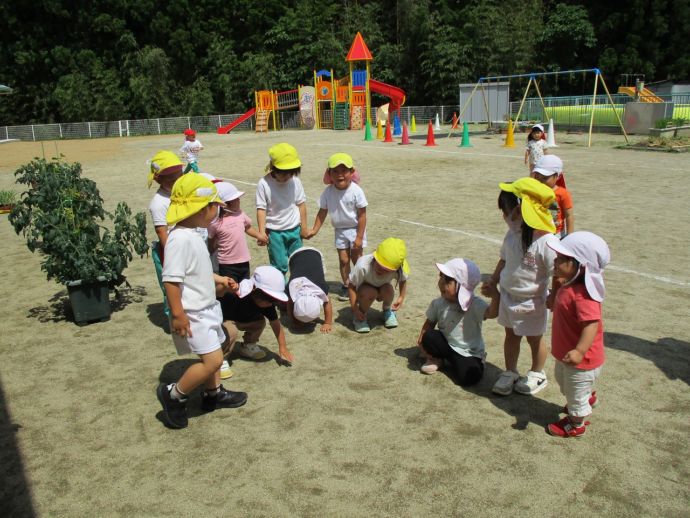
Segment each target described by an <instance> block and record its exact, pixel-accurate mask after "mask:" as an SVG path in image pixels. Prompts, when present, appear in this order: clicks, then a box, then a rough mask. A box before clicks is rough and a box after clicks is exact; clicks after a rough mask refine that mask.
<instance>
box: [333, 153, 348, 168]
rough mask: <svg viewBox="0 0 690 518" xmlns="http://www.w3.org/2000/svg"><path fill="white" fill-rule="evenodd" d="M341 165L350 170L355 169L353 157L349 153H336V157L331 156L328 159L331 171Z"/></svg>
mask: <svg viewBox="0 0 690 518" xmlns="http://www.w3.org/2000/svg"><path fill="white" fill-rule="evenodd" d="M340 164H343V165H344V166H345V167H347V168H348V169H352V168H353V167H354V162H353V161H352V157H351V156H350V155H348V154H347V153H336V154H335V155H331V158H329V159H328V168H329V169H335V168H336V167H338V166H339V165H340Z"/></svg>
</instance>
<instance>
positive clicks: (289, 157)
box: [256, 143, 307, 275]
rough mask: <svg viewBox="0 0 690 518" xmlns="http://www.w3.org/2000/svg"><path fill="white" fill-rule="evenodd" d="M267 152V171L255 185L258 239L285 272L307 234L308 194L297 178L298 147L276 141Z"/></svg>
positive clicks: (299, 170) (298, 172) (278, 267)
mask: <svg viewBox="0 0 690 518" xmlns="http://www.w3.org/2000/svg"><path fill="white" fill-rule="evenodd" d="M268 155H269V157H270V159H271V161H270V162H269V164H268V166H266V170H267V171H268V174H266V175H265V176H264V177H263V178H261V180H259V183H258V184H257V186H256V220H257V225H258V227H259V234H260V236H261V237H260V240H261V242H264V243H268V259H269V261H270V263H271V265H273V266H274V267H276V268H277V269H278V270H280V271H281V272H282V273H283V275H285V273H286V272H287V271H288V257H290V254H292V253H293V252H294V251H295V250H297V249H298V248H301V247H302V237H306V228H307V206H306V204H305V201H306V200H307V196H306V195H305V194H304V188H303V187H302V182H301V181H300V180H299V178H298V175H299V174H300V172H301V166H302V162H301V161H300V159H299V155H298V154H297V150H296V149H295V148H294V147H293V146H291V145H290V144H284V143H283V144H276V145H275V146H273V147H272V148H271V149H269V150H268ZM303 229H304V232H305V234H304V235H303V233H302V231H303Z"/></svg>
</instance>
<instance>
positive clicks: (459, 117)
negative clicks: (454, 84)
mask: <svg viewBox="0 0 690 518" xmlns="http://www.w3.org/2000/svg"><path fill="white" fill-rule="evenodd" d="M478 87H479V82H478V81H477V84H476V85H474V88H473V89H472V92H471V93H470V96H469V97H468V98H467V100H466V101H465V104H464V105H463V107H462V110H460V114H459V115H458V120H462V114H463V113H465V110H466V109H467V105H468V104H470V101H471V100H472V96H473V95H474V92H476V91H477V88H478ZM458 88H460V87H459V86H458ZM459 98H460V95H458V99H459ZM448 136H449V137H450V132H448Z"/></svg>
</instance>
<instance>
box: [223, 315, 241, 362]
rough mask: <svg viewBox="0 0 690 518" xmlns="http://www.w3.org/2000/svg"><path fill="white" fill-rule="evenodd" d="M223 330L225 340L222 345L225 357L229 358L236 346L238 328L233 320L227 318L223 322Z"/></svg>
mask: <svg viewBox="0 0 690 518" xmlns="http://www.w3.org/2000/svg"><path fill="white" fill-rule="evenodd" d="M223 331H225V341H224V342H223V343H222V345H221V349H222V350H223V357H225V358H227V357H228V356H230V353H232V350H233V349H234V348H235V343H236V342H237V328H236V327H235V324H233V323H232V320H226V321H225V322H223Z"/></svg>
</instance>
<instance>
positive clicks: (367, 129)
mask: <svg viewBox="0 0 690 518" xmlns="http://www.w3.org/2000/svg"><path fill="white" fill-rule="evenodd" d="M372 140H374V137H372V136H371V124H369V119H367V121H366V123H365V124H364V141H365V142H371V141H372Z"/></svg>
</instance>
